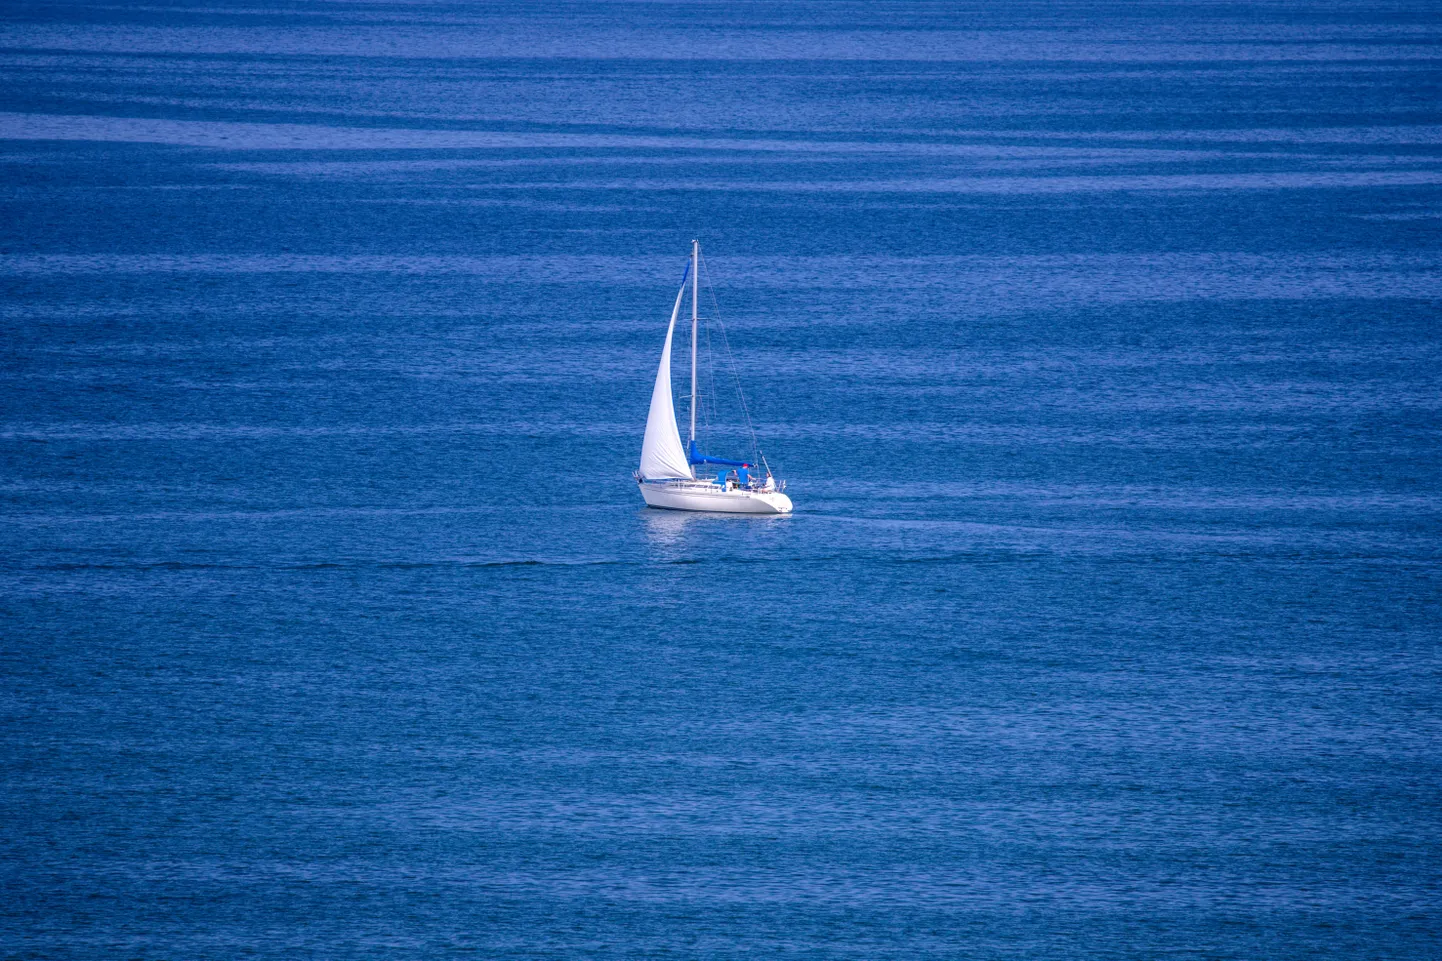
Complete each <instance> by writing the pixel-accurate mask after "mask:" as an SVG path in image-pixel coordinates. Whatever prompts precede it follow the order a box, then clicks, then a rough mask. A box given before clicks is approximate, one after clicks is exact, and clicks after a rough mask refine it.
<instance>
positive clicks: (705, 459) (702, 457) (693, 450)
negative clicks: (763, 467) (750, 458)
mask: <svg viewBox="0 0 1442 961" xmlns="http://www.w3.org/2000/svg"><path fill="white" fill-rule="evenodd" d="M686 457H687V459H688V460H690V461H691V463H692V464H720V465H721V466H722V467H750V466H751V465H750V464H749V463H747V462H746V461H740V460H727V459H726V458H724V457H712V456H711V455H710V454H703V453H701V450H700V448H698V447H697V446H696V442H695V441H694V440H693V441H691V443H690V444H689V445H687V449H686Z"/></svg>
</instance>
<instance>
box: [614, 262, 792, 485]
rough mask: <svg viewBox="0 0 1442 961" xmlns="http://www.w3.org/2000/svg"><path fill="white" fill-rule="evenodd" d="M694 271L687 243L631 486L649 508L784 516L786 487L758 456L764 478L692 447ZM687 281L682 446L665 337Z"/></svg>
mask: <svg viewBox="0 0 1442 961" xmlns="http://www.w3.org/2000/svg"><path fill="white" fill-rule="evenodd" d="M700 266H701V245H700V243H699V242H697V241H694V240H693V241H691V259H690V261H689V263H688V264H687V265H686V273H685V274H683V275H682V276H681V289H680V291H678V292H677V294H676V306H674V307H672V308H671V323H670V324H669V325H668V326H667V327H666V344H665V346H664V347H662V348H661V365H660V367H658V368H657V370H656V384H655V386H654V387H653V388H652V389H651V412H650V413H649V414H648V415H647V416H646V437H645V439H644V440H643V441H642V442H641V466H640V468H639V469H638V470H637V471H636V472H635V474H634V476H635V478H636V483H637V485H638V486H639V487H640V488H641V496H642V497H643V498H644V499H645V501H646V504H647V506H649V507H663V508H668V509H670V510H676V511H720V512H724V513H728V514H789V513H791V498H789V497H787V496H786V494H785V490H786V482H785V481H782V480H777V479H776V478H775V477H773V476H772V475H771V469H770V467H769V466H766V463H765V457H764V455H762V456H761V462H762V468H763V470H764V474H763V475H762V476H760V477H758V476H757V469H756V465H755V464H752V463H750V462H747V461H739V460H730V459H727V458H724V457H714V456H712V455H711V454H704V453H702V452H701V449H700V447H698V446H697V444H696V330H697V319H698V311H697V300H698V296H697V295H698V294H699V293H700V277H699V276H698V274H699V270H700ZM688 280H689V281H690V283H691V437H690V442H689V443H688V444H687V445H686V446H685V447H682V446H681V431H680V429H679V428H678V427H677V426H676V406H675V403H674V401H673V399H672V397H671V337H672V335H673V334H674V333H675V332H676V318H677V317H679V316H680V314H681V302H682V300H683V298H684V297H685V296H686V283H687V281H688ZM748 421H749V417H748ZM758 454H759V451H758ZM698 469H699V470H698Z"/></svg>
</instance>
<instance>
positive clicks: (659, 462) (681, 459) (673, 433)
mask: <svg viewBox="0 0 1442 961" xmlns="http://www.w3.org/2000/svg"><path fill="white" fill-rule="evenodd" d="M685 293H686V285H685V284H684V283H683V284H682V285H681V291H680V293H678V294H677V295H676V306H675V307H673V308H671V325H670V326H669V327H667V328H666V346H665V347H664V348H662V350H661V366H660V367H659V368H657V370H656V386H655V387H654V388H652V389H651V412H650V413H649V414H647V415H646V439H645V440H643V441H642V442H641V476H642V477H644V478H646V479H647V480H665V479H668V478H676V477H686V478H689V477H691V476H693V475H692V474H691V465H690V463H689V462H688V461H687V460H686V450H685V448H683V447H682V446H681V432H680V431H679V430H677V429H676V406H675V404H674V403H673V402H672V400H671V335H672V334H673V333H675V332H676V317H677V315H678V314H680V313H681V297H682V296H683V295H684V294H685Z"/></svg>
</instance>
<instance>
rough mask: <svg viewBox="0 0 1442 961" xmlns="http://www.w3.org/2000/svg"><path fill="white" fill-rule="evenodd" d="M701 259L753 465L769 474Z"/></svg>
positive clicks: (708, 270)
mask: <svg viewBox="0 0 1442 961" xmlns="http://www.w3.org/2000/svg"><path fill="white" fill-rule="evenodd" d="M699 259H700V261H701V269H702V270H704V271H705V272H706V291H707V293H709V294H710V295H711V306H712V308H713V309H714V310H715V312H716V313H715V315H716V324H717V326H718V327H720V328H721V344H722V346H723V347H725V349H726V361H727V364H728V365H729V366H730V368H731V378H732V380H733V381H734V382H735V384H736V396H737V397H739V398H740V399H741V413H742V414H743V415H745V417H746V433H747V434H749V435H750V437H751V452H752V453H753V454H755V455H756V459H755V460H754V461H752V463H759V464H762V465H763V466H765V467H766V471H767V473H770V471H771V467H770V465H768V464H766V455H765V454H763V453H762V451H761V445H760V444H759V443H758V442H757V440H756V428H755V427H753V426H752V424H751V409H750V408H749V407H748V406H747V404H746V392H745V391H744V390H742V389H741V374H740V372H739V371H738V370H737V369H736V358H735V356H734V355H733V354H732V353H731V340H730V338H729V337H727V336H726V323H725V321H723V320H722V319H721V305H720V303H718V302H717V300H716V285H715V284H713V283H712V282H711V268H710V267H709V266H708V265H707V263H706V258H705V257H700V258H699ZM706 338H707V341H708V342H709V340H710V338H711V328H710V325H709V324H708V325H707V328H706Z"/></svg>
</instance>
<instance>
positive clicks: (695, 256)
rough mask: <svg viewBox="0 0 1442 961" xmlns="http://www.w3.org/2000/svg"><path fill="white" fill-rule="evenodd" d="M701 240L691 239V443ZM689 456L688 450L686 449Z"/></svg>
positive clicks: (694, 401) (693, 438)
mask: <svg viewBox="0 0 1442 961" xmlns="http://www.w3.org/2000/svg"><path fill="white" fill-rule="evenodd" d="M700 269H701V242H700V241H697V240H693V241H691V443H692V444H693V445H694V444H695V443H696V294H697V291H699V290H700V289H701V278H700V276H699V273H700ZM687 454H688V456H689V454H690V451H689V450H688V451H687Z"/></svg>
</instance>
